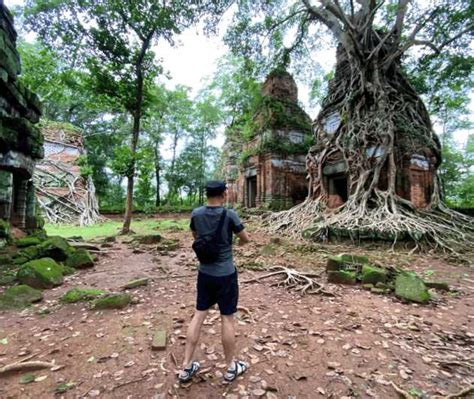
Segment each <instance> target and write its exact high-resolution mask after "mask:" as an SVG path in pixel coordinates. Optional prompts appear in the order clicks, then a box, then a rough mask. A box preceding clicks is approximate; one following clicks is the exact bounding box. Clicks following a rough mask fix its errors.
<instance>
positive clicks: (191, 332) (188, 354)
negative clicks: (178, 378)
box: [183, 310, 208, 368]
mask: <svg viewBox="0 0 474 399" xmlns="http://www.w3.org/2000/svg"><path fill="white" fill-rule="evenodd" d="M207 312H208V311H207V310H196V312H195V313H194V316H193V319H192V320H191V323H190V324H189V327H188V333H187V335H186V349H185V351H184V361H183V368H187V367H189V366H191V362H192V360H193V355H194V350H195V349H196V345H197V343H198V341H199V335H200V333H201V327H202V323H203V322H204V320H205V319H206V316H207Z"/></svg>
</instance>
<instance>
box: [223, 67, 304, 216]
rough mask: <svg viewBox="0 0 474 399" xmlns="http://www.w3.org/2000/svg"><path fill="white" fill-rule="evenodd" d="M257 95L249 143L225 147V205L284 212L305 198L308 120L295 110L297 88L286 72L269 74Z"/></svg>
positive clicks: (301, 112)
mask: <svg viewBox="0 0 474 399" xmlns="http://www.w3.org/2000/svg"><path fill="white" fill-rule="evenodd" d="M261 94H262V100H261V104H260V106H259V107H258V109H257V110H256V112H255V114H254V118H253V119H254V120H253V122H254V125H255V131H254V133H253V136H252V138H251V139H250V141H248V142H247V143H245V144H244V145H243V147H242V146H239V145H236V144H232V143H231V142H229V141H228V142H227V143H226V146H225V152H226V161H227V162H226V166H225V169H226V179H227V185H228V187H229V202H231V201H230V199H233V200H234V201H236V202H237V203H238V204H240V205H242V206H245V207H248V208H253V207H262V208H269V209H273V210H280V209H286V208H290V207H292V206H293V205H295V204H298V203H299V202H302V201H304V199H305V198H306V196H307V193H308V191H307V181H306V167H305V157H306V154H307V152H308V148H309V147H310V145H311V140H312V133H311V119H310V117H309V116H308V115H307V114H306V112H305V111H304V110H303V109H302V108H301V107H300V106H299V104H298V88H297V86H296V83H295V81H294V79H293V77H292V76H291V75H290V74H289V73H288V72H286V71H285V70H275V71H273V72H272V73H270V74H269V75H268V77H267V78H266V80H265V82H264V83H263V85H262V89H261ZM231 203H232V202H231Z"/></svg>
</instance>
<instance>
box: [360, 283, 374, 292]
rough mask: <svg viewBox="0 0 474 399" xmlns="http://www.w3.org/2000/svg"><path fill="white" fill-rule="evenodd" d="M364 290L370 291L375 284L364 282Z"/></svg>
mask: <svg viewBox="0 0 474 399" xmlns="http://www.w3.org/2000/svg"><path fill="white" fill-rule="evenodd" d="M362 288H363V289H364V290H367V291H370V290H371V289H372V288H375V287H374V285H373V284H362Z"/></svg>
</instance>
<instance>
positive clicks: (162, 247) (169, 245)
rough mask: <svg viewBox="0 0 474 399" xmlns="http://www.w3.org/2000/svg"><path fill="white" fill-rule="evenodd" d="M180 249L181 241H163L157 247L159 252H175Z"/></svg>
mask: <svg viewBox="0 0 474 399" xmlns="http://www.w3.org/2000/svg"><path fill="white" fill-rule="evenodd" d="M178 248H179V241H177V240H163V241H162V242H161V243H159V244H158V246H157V247H156V249H157V251H174V250H176V249H178Z"/></svg>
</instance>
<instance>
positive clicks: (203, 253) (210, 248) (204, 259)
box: [192, 208, 227, 265]
mask: <svg viewBox="0 0 474 399" xmlns="http://www.w3.org/2000/svg"><path fill="white" fill-rule="evenodd" d="M226 214H227V209H225V208H224V210H223V211H222V215H221V218H220V220H219V224H218V225H217V230H216V231H215V233H214V235H213V236H211V237H210V238H207V239H206V238H197V239H196V240H194V242H193V245H192V247H193V250H194V252H195V253H196V256H197V258H198V259H199V262H201V263H202V264H204V265H206V264H209V263H214V262H217V260H218V259H219V242H220V241H221V233H222V227H223V226H224V220H225V217H226Z"/></svg>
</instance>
